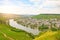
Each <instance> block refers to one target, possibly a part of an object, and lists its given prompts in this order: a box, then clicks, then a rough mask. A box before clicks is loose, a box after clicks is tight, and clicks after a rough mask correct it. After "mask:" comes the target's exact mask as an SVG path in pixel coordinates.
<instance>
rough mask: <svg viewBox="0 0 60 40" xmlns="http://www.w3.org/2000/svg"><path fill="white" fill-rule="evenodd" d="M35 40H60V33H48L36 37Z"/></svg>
mask: <svg viewBox="0 0 60 40" xmlns="http://www.w3.org/2000/svg"><path fill="white" fill-rule="evenodd" d="M34 40H60V31H55V32H52V31H47V32H46V33H44V34H42V35H41V36H39V37H36V38H35V39H34Z"/></svg>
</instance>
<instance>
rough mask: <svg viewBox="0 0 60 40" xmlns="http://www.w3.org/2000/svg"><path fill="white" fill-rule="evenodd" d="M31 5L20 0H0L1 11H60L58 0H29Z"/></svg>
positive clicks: (18, 12)
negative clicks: (0, 1)
mask: <svg viewBox="0 0 60 40" xmlns="http://www.w3.org/2000/svg"><path fill="white" fill-rule="evenodd" d="M29 2H31V3H33V5H30V4H25V3H24V2H22V1H16V0H15V1H14V2H13V1H9V0H4V1H2V3H3V5H2V6H1V5H0V12H1V13H14V14H27V15H30V14H35V15H36V14H40V13H60V11H59V10H60V6H59V5H60V1H51V0H29Z"/></svg>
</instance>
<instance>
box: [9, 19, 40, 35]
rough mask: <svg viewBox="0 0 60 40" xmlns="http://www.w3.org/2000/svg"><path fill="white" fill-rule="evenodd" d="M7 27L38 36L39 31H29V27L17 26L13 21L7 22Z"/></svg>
mask: <svg viewBox="0 0 60 40" xmlns="http://www.w3.org/2000/svg"><path fill="white" fill-rule="evenodd" d="M9 25H10V26H12V27H15V28H18V29H21V30H24V31H26V32H28V33H32V34H33V35H38V34H39V33H40V31H39V30H38V29H31V28H29V27H25V26H22V25H20V24H18V23H17V22H16V21H14V20H13V19H11V20H9Z"/></svg>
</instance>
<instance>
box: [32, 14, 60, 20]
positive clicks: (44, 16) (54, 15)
mask: <svg viewBox="0 0 60 40" xmlns="http://www.w3.org/2000/svg"><path fill="white" fill-rule="evenodd" d="M32 18H36V19H52V18H58V19H59V18H60V14H39V15H35V16H33V17H32Z"/></svg>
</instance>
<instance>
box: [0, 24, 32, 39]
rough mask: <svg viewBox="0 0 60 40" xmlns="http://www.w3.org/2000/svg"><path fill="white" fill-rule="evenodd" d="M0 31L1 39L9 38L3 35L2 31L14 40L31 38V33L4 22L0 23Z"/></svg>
mask: <svg viewBox="0 0 60 40" xmlns="http://www.w3.org/2000/svg"><path fill="white" fill-rule="evenodd" d="M16 30H17V31H16ZM0 33H1V34H2V35H0V39H1V40H5V39H6V40H7V39H8V40H9V38H7V37H5V36H4V35H3V33H4V34H6V35H7V36H8V37H11V38H13V39H14V40H33V35H32V34H29V33H27V32H24V31H22V30H19V29H15V28H12V27H11V26H9V25H6V24H0Z"/></svg>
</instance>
